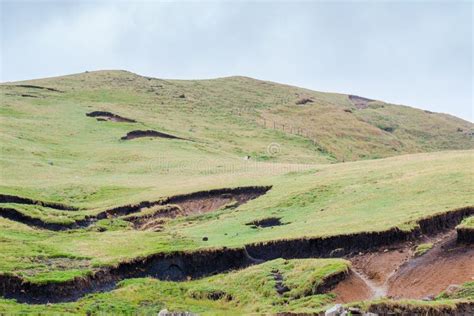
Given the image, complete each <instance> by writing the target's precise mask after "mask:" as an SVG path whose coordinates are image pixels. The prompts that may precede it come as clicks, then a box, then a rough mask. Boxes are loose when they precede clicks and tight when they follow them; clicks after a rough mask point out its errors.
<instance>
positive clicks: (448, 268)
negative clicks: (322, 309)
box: [333, 230, 474, 303]
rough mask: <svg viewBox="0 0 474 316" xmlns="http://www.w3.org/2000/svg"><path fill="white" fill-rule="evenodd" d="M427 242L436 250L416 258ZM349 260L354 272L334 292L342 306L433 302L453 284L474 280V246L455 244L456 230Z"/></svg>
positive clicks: (362, 254) (363, 254) (432, 249)
mask: <svg viewBox="0 0 474 316" xmlns="http://www.w3.org/2000/svg"><path fill="white" fill-rule="evenodd" d="M426 242H431V243H433V244H434V246H433V248H431V249H430V250H429V251H427V252H426V253H425V254H424V255H422V256H419V257H414V250H415V248H416V245H417V244H420V243H426ZM348 259H349V260H350V261H351V263H352V273H351V275H350V277H349V278H347V279H346V280H344V281H342V282H341V283H339V284H338V285H337V286H336V288H335V289H334V291H333V293H335V294H336V295H337V301H338V302H340V303H347V302H352V301H357V300H367V299H372V298H379V297H390V298H393V299H402V298H410V299H430V297H434V296H436V295H438V294H439V293H440V292H441V291H443V290H445V289H446V288H447V287H448V286H450V285H452V284H462V283H465V282H468V281H472V280H473V279H474V246H473V245H462V244H458V243H456V232H455V230H451V231H450V232H448V233H443V234H439V235H437V236H432V237H429V238H428V237H425V238H423V239H422V240H420V241H418V242H417V243H413V242H406V243H402V244H398V245H393V246H392V247H390V248H388V247H386V248H384V249H379V250H378V251H376V252H369V253H360V254H359V255H356V256H353V257H350V258H348Z"/></svg>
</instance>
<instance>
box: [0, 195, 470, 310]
mask: <svg viewBox="0 0 474 316" xmlns="http://www.w3.org/2000/svg"><path fill="white" fill-rule="evenodd" d="M194 194H196V193H194ZM188 196H189V195H188ZM174 198H176V197H174ZM170 199H171V198H170ZM473 213H474V208H473V207H466V208H462V209H457V210H453V211H450V212H446V213H443V214H438V215H434V216H431V217H428V218H425V219H422V220H420V221H418V222H417V224H418V227H417V228H415V229H414V230H412V231H400V230H397V229H390V230H387V231H382V232H371V233H367V232H363V233H358V234H351V235H338V236H331V237H316V238H310V239H306V238H305V239H295V240H278V241H271V242H266V243H256V244H251V245H247V246H245V247H242V248H226V247H223V248H221V249H207V250H201V251H195V252H175V253H168V254H163V253H159V254H154V255H150V256H148V257H145V258H136V259H133V260H131V261H127V262H121V263H119V264H117V265H116V266H114V267H106V268H102V269H100V270H96V271H94V272H93V273H92V274H91V275H88V276H84V277H80V278H79V277H78V278H75V279H73V280H69V281H66V282H62V283H47V284H43V283H42V284H38V283H31V282H28V281H26V280H24V279H23V278H21V277H19V276H16V275H0V294H1V295H2V296H4V297H6V298H16V299H18V300H19V301H20V302H29V303H46V302H63V301H73V300H77V299H78V298H80V297H82V296H84V295H85V294H88V293H92V292H97V291H106V290H111V289H113V288H114V287H115V284H116V283H117V282H118V281H120V280H123V279H126V278H135V277H147V276H149V277H155V278H158V279H163V280H172V281H179V280H186V279H188V278H190V277H191V278H197V277H204V276H207V275H210V274H216V273H222V272H224V271H228V270H231V269H240V268H243V267H247V266H249V265H252V264H257V263H260V262H262V261H263V259H264V260H269V259H274V258H278V257H282V258H288V259H290V258H309V257H328V256H330V254H331V253H332V252H333V251H334V249H337V248H341V247H342V249H344V252H346V253H348V254H352V256H354V254H355V253H358V252H360V251H373V250H375V251H382V252H383V253H388V252H390V251H398V248H397V247H398V246H397V243H403V242H405V243H408V244H409V242H410V241H413V240H417V239H420V237H423V236H422V235H421V233H424V234H428V235H430V236H432V235H433V234H435V233H436V232H439V231H443V229H447V228H451V229H454V227H455V226H456V225H457V224H459V223H460V222H461V220H462V219H463V218H464V217H467V216H471V215H472V214H473ZM450 234H451V237H450V238H451V239H450V240H451V241H452V240H453V238H454V237H453V233H452V232H451V233H450ZM450 234H447V235H448V236H449V235H450ZM454 239H455V238H454ZM434 244H435V245H436V244H437V243H434ZM444 244H445V243H441V245H444ZM451 244H452V242H446V245H451ZM393 245H396V246H393ZM412 245H413V244H412ZM454 245H455V243H454ZM388 246H390V247H392V246H393V249H392V248H390V249H388V248H386V247H388ZM381 247H382V248H381ZM436 247H437V246H435V247H433V248H432V250H435V249H436ZM381 249H383V250H381ZM385 249H388V250H387V251H385ZM430 251H431V250H430ZM444 251H445V252H446V253H450V251H451V248H449V247H448V248H444ZM463 252H464V253H465V252H466V251H460V250H459V255H461V254H462V253H463ZM456 253H457V252H455V254H456ZM468 255H469V256H470V257H469V258H472V252H471V251H469V252H468ZM360 256H364V254H361V255H360ZM425 256H429V252H428V253H427V254H425ZM437 256H438V255H436V257H437ZM433 257H435V255H433ZM420 258H423V257H420ZM460 258H461V257H459V256H458V257H456V260H459V259H460ZM469 258H468V259H467V260H468V261H467V262H471V261H470V260H471V259H469ZM424 260H427V261H426V262H434V259H433V258H432V259H430V257H427V259H424ZM417 266H419V265H417ZM471 266H472V265H471ZM401 267H402V268H403V266H401ZM407 267H408V268H407V269H405V270H402V268H400V271H402V273H399V274H398V275H400V277H402V278H403V277H404V276H405V275H408V273H410V271H412V269H411V268H410V266H409V265H408V266H407ZM355 268H356V269H357V266H356V267H355ZM451 268H452V267H451ZM443 269H446V266H445V265H444V266H443ZM361 270H362V269H361ZM380 271H388V269H387V270H385V269H381V270H380ZM471 272H472V271H471ZM347 276H348V273H347V272H343V273H338V274H334V275H332V276H330V277H328V278H326V279H325V280H324V283H323V284H319V285H318V286H317V287H316V289H312V290H311V292H312V293H313V294H317V293H324V292H326V291H329V290H332V289H333V288H334V287H335V286H336V285H337V284H340V282H341V281H343V280H345V279H347ZM393 280H396V278H394V279H393ZM393 284H394V286H392V288H393V289H394V290H393V291H395V290H396V289H397V285H396V284H398V283H397V282H395V281H394V282H393ZM416 295H421V294H420V293H418V294H416Z"/></svg>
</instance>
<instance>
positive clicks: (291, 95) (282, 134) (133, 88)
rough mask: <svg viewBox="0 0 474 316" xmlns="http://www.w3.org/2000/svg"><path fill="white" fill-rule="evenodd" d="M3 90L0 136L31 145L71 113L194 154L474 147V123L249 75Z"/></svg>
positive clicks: (65, 82)
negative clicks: (178, 142)
mask: <svg viewBox="0 0 474 316" xmlns="http://www.w3.org/2000/svg"><path fill="white" fill-rule="evenodd" d="M41 87H43V88H48V89H42V88H41ZM1 91H2V117H3V119H4V120H5V121H6V125H7V126H9V127H10V128H12V129H13V130H12V129H9V128H6V127H5V126H4V131H3V132H4V134H7V135H8V136H6V137H7V138H8V139H9V141H11V140H12V138H20V139H22V140H21V141H22V142H27V141H28V140H31V141H34V142H35V143H36V144H37V145H38V143H41V142H43V141H44V142H46V143H50V142H53V143H54V142H58V141H59V142H61V140H58V139H59V138H58V136H59V134H56V137H51V138H48V136H47V135H43V136H42V137H41V138H42V139H41V140H39V139H38V138H37V137H38V136H39V135H37V130H38V129H40V130H41V131H43V132H47V131H48V129H50V132H51V133H52V134H51V135H53V134H55V133H60V131H59V130H58V129H62V131H64V132H69V133H73V131H72V130H74V132H78V131H79V130H82V129H83V128H85V126H83V125H81V126H76V128H73V129H72V130H70V129H71V128H72V126H74V125H76V124H78V120H77V119H76V118H75V117H76V115H77V116H81V120H82V119H83V118H82V116H84V115H85V114H86V112H92V111H108V112H111V113H112V114H114V115H118V116H120V117H122V118H128V119H131V120H136V121H137V122H138V125H139V126H137V129H142V130H143V129H145V130H157V131H159V132H166V133H168V134H171V135H175V136H178V137H181V138H185V139H191V140H194V141H196V142H197V143H199V144H200V147H199V149H200V150H204V151H209V150H212V151H219V152H224V153H226V154H229V155H237V156H246V155H249V156H251V157H252V158H256V159H258V160H273V161H284V162H300V163H301V162H331V161H348V160H358V159H370V158H380V157H388V156H394V155H399V154H405V153H417V152H428V151H441V150H452V149H471V148H474V145H473V142H472V134H473V124H472V123H470V122H467V121H464V120H462V119H459V118H456V117H453V116H450V115H447V114H439V113H431V112H428V111H423V110H419V109H415V108H411V107H407V106H401V105H394V104H388V103H384V102H380V101H373V100H370V99H365V98H361V97H357V96H348V95H344V94H335V93H322V92H315V91H311V90H307V89H301V88H297V87H292V86H288V85H282V84H277V83H272V82H267V81H260V80H255V79H251V78H246V77H228V78H220V79H214V80H162V79H155V78H148V77H143V76H139V75H136V74H133V73H130V72H127V71H95V72H86V73H81V74H75V75H69V76H63V77H56V78H47V79H38V80H30V81H24V82H16V83H6V84H3V85H2V86H1ZM17 105H22V106H19V107H18V106H17ZM25 105H26V107H25ZM25 110H26V111H27V112H23V111H25ZM29 115H31V117H28V116H29ZM12 120H14V121H13V122H12ZM25 120H34V121H35V122H34V123H33V125H31V126H30V127H29V128H30V130H29V132H28V131H27V130H28V128H20V126H23V127H24V125H23V124H24V123H25ZM40 120H41V121H42V122H40ZM68 120H74V121H75V122H73V123H68ZM30 123H31V122H30ZM15 124H19V125H18V126H16V125H15ZM62 124H63V125H64V126H62V127H61V125H62ZM71 124H72V125H71ZM33 126H36V130H35V128H33ZM127 129H128V131H131V129H130V126H127ZM20 130H21V131H20ZM109 130H110V134H108V136H101V137H103V140H104V139H105V138H107V137H110V136H111V135H114V137H115V134H114V133H117V135H116V136H124V135H122V134H124V133H123V132H125V130H124V128H122V127H118V126H115V127H110V128H109ZM119 132H120V135H118V133H119ZM85 133H86V134H88V135H89V136H87V137H85V136H84V135H82V136H81V137H85V138H83V139H82V141H84V142H87V141H91V142H94V141H93V140H97V137H99V135H98V134H94V133H93V130H91V129H90V128H88V129H87V131H85ZM101 133H103V131H102V132H101ZM20 134H21V135H22V136H20ZM27 134H28V135H27ZM10 137H12V138H10ZM117 138H119V137H117ZM69 141H70V140H69ZM12 144H13V143H12ZM272 146H273V147H272ZM23 148H24V147H23Z"/></svg>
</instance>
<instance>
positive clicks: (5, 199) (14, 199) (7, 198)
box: [0, 194, 79, 211]
mask: <svg viewBox="0 0 474 316" xmlns="http://www.w3.org/2000/svg"><path fill="white" fill-rule="evenodd" d="M0 203H17V204H30V205H40V206H45V207H49V208H53V209H57V210H61V211H77V210H79V209H78V208H77V207H74V206H69V205H65V204H61V203H52V202H45V201H39V200H33V199H29V198H24V197H21V196H16V195H8V194H0Z"/></svg>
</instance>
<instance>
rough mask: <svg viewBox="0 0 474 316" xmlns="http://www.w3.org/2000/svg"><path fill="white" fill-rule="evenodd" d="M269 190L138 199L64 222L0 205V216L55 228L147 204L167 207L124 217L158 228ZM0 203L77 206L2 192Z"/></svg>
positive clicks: (83, 223)
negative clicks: (137, 200) (50, 220)
mask: <svg viewBox="0 0 474 316" xmlns="http://www.w3.org/2000/svg"><path fill="white" fill-rule="evenodd" d="M270 189H271V186H261V187H256V186H255V187H254V186H249V187H238V188H224V189H215V190H209V191H198V192H193V193H188V194H180V195H175V196H171V197H167V198H164V199H161V200H157V201H142V202H140V203H137V204H133V205H125V206H119V207H115V208H112V209H108V210H105V211H102V212H99V213H97V214H96V215H91V216H86V217H85V218H84V219H81V220H77V221H75V222H74V223H68V224H61V223H48V222H44V221H43V220H42V219H40V218H34V217H31V216H29V215H27V214H24V213H22V212H21V211H19V210H16V209H14V208H10V207H8V208H1V207H0V216H2V217H5V218H8V219H10V220H13V221H17V222H20V223H23V224H26V225H29V226H33V227H38V228H42V229H48V230H54V231H59V230H69V229H77V228H83V227H88V226H90V225H91V224H93V223H95V222H96V221H98V220H101V219H106V218H115V217H119V216H126V215H129V214H132V213H136V212H140V211H142V210H143V209H146V208H150V207H155V206H168V207H167V208H165V209H161V210H160V211H163V212H160V211H158V210H157V212H156V213H153V214H148V216H144V217H143V219H140V216H136V217H129V218H124V219H125V220H129V221H131V222H134V221H135V220H136V221H138V224H137V226H135V227H138V229H152V230H159V229H160V228H161V226H162V224H163V222H162V221H161V220H160V218H165V217H166V218H174V217H176V216H187V215H193V214H202V213H207V212H212V211H215V210H217V209H219V208H222V207H224V206H228V207H237V206H239V205H242V204H244V203H246V202H247V201H249V200H252V199H255V198H257V197H259V196H261V195H263V194H265V193H266V192H267V191H268V190H270ZM0 203H20V204H33V205H43V206H47V207H51V208H56V209H59V210H77V208H74V207H72V206H67V205H63V204H58V203H49V202H43V201H36V200H31V199H28V198H22V197H18V196H12V195H5V194H2V195H0Z"/></svg>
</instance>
